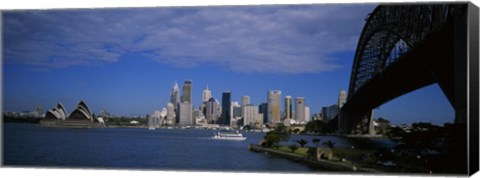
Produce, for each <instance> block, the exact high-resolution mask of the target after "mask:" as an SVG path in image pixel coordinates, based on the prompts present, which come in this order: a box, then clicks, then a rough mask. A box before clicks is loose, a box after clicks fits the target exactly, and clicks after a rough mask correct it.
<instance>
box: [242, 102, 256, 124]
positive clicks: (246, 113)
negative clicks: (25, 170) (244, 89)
mask: <svg viewBox="0 0 480 178" xmlns="http://www.w3.org/2000/svg"><path fill="white" fill-rule="evenodd" d="M257 118H258V110H257V107H256V106H254V105H251V104H248V105H246V106H243V126H246V125H256V124H257Z"/></svg>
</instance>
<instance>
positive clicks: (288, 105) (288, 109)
mask: <svg viewBox="0 0 480 178" xmlns="http://www.w3.org/2000/svg"><path fill="white" fill-rule="evenodd" d="M292 116H293V115H292V97H291V96H285V119H292V118H293V117H292Z"/></svg>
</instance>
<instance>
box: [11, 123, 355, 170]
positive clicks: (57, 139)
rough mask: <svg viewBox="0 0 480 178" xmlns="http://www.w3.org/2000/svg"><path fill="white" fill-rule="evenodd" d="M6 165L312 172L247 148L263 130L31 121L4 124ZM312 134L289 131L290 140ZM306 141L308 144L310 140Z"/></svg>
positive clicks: (339, 144) (337, 140) (340, 141)
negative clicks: (219, 134)
mask: <svg viewBox="0 0 480 178" xmlns="http://www.w3.org/2000/svg"><path fill="white" fill-rule="evenodd" d="M3 132H4V133H3V158H4V160H3V163H4V165H6V166H38V167H83V168H113V169H123V168H128V169H154V170H192V171H193V170H200V171H202V170H205V171H241V172H312V171H319V170H314V169H312V168H309V167H307V166H305V165H302V164H299V163H296V162H293V161H290V160H286V159H283V158H276V157H273V156H271V155H268V154H262V153H255V152H251V151H248V145H249V144H251V143H254V144H257V143H259V141H260V140H261V138H262V137H263V135H264V134H263V133H250V132H248V133H243V134H244V135H245V136H246V137H247V140H245V141H225V140H213V139H210V137H211V136H212V135H213V131H210V130H200V129H186V130H185V129H183V130H182V129H156V130H154V131H151V130H147V129H141V128H95V129H67V128H46V127H41V126H38V125H34V124H13V123H6V124H3ZM300 138H304V139H306V140H309V141H310V140H311V139H312V138H313V137H312V136H301V135H292V137H291V139H292V140H296V139H300ZM315 138H320V139H321V140H322V141H327V140H331V141H334V142H335V143H337V144H336V146H337V147H349V146H351V145H352V143H349V141H348V140H346V139H343V138H339V137H335V136H316V137H315ZM309 144H311V143H309Z"/></svg>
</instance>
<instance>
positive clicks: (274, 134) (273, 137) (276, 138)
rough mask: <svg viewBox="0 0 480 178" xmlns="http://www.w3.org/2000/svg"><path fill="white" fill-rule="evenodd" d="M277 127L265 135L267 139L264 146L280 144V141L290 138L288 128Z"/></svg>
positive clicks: (264, 137)
mask: <svg viewBox="0 0 480 178" xmlns="http://www.w3.org/2000/svg"><path fill="white" fill-rule="evenodd" d="M277 129H278V128H277ZM277 129H275V130H272V131H269V132H267V133H266V134H265V136H263V139H265V142H264V146H266V147H272V146H279V144H280V142H282V141H287V140H288V139H289V138H290V134H289V133H288V132H287V131H286V130H283V129H279V130H277Z"/></svg>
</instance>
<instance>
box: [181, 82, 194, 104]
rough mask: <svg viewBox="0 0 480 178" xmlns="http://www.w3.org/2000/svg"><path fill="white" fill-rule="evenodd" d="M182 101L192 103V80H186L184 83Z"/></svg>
mask: <svg viewBox="0 0 480 178" xmlns="http://www.w3.org/2000/svg"><path fill="white" fill-rule="evenodd" d="M182 90H183V91H182V92H183V93H182V103H183V102H189V103H190V104H192V81H191V80H186V81H185V82H184V83H183V88H182Z"/></svg>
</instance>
